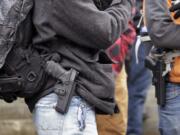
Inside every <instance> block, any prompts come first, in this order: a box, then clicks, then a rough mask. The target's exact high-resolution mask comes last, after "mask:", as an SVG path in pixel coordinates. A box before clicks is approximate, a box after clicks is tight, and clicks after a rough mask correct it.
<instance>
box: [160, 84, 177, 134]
mask: <svg viewBox="0 0 180 135" xmlns="http://www.w3.org/2000/svg"><path fill="white" fill-rule="evenodd" d="M166 90H167V92H166V106H165V107H164V108H163V107H159V130H160V133H161V135H180V123H179V122H180V84H172V83H167V85H166Z"/></svg>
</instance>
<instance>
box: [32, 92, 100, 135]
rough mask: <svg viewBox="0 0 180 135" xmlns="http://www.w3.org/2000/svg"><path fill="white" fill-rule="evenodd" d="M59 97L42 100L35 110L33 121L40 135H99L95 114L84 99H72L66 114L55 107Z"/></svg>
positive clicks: (51, 95) (53, 96)
mask: <svg viewBox="0 0 180 135" xmlns="http://www.w3.org/2000/svg"><path fill="white" fill-rule="evenodd" d="M57 99H58V97H57V95H56V94H55V93H52V94H49V95H47V96H45V97H43V98H41V99H40V100H39V101H38V102H37V104H36V106H35V109H34V112H33V120H34V123H35V126H36V129H37V133H38V135H97V127H96V119H95V112H94V109H93V107H92V106H91V105H89V104H88V103H87V102H85V101H84V100H83V99H82V98H80V97H78V96H75V97H73V98H72V101H71V103H70V107H69V110H68V112H67V113H66V114H64V115H63V114H61V113H58V112H57V111H56V110H55V109H54V107H55V106H56V104H57Z"/></svg>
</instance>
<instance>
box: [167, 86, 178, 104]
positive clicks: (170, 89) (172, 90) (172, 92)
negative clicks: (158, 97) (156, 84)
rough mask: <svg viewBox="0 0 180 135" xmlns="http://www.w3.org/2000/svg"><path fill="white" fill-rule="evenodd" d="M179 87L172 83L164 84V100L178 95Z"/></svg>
mask: <svg viewBox="0 0 180 135" xmlns="http://www.w3.org/2000/svg"><path fill="white" fill-rule="evenodd" d="M179 94H180V87H179V86H177V85H174V84H167V86H166V100H171V99H174V98H176V97H177V96H179Z"/></svg>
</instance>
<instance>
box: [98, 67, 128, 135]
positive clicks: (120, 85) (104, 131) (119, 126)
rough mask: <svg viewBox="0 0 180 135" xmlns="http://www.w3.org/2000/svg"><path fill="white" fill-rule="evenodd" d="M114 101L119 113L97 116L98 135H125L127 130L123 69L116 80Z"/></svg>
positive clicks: (124, 75)
mask: <svg viewBox="0 0 180 135" xmlns="http://www.w3.org/2000/svg"><path fill="white" fill-rule="evenodd" d="M116 101H117V103H118V106H119V108H120V113H118V114H114V115H97V116H96V118H97V127H98V133H99V135H125V134H126V130H127V110H128V91H127V83H126V73H125V69H124V67H123V69H122V71H121V73H120V74H119V75H118V76H117V78H116Z"/></svg>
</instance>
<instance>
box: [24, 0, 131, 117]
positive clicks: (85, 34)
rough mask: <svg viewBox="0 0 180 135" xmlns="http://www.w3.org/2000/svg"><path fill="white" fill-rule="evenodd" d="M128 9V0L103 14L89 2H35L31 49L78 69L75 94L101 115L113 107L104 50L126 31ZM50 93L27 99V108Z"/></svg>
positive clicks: (116, 0)
mask: <svg viewBox="0 0 180 135" xmlns="http://www.w3.org/2000/svg"><path fill="white" fill-rule="evenodd" d="M130 8H131V5H130V2H129V1H127V0H113V2H112V4H111V6H110V7H109V8H108V9H106V10H105V11H99V10H98V9H97V7H96V6H95V5H94V2H93V1H92V0H77V1H76V0H75V1H72V0H61V1H59V0H53V1H52V0H46V1H43V2H42V1H41V0H35V1H34V8H33V24H34V27H35V33H34V37H33V45H34V47H37V48H47V49H48V50H49V51H50V52H58V53H59V54H60V55H61V56H62V61H61V62H60V64H61V65H62V66H63V67H64V68H65V69H69V68H74V69H76V70H78V71H79V72H80V74H79V76H78V78H77V82H78V85H77V89H76V92H77V94H79V95H80V96H81V97H83V98H84V99H85V100H87V101H88V102H89V103H91V104H93V105H94V106H95V108H97V110H100V111H102V112H104V113H110V114H112V113H114V111H115V105H116V104H115V101H114V79H113V76H112V73H111V65H110V59H109V58H108V57H107V55H106V54H105V53H104V49H106V48H108V47H109V46H110V45H111V44H112V43H114V42H115V40H116V39H117V38H118V37H119V36H120V34H121V33H123V32H124V31H125V30H126V29H127V24H128V23H127V22H128V20H129V18H130V12H129V11H130ZM48 83H49V82H48ZM48 83H47V84H48ZM46 88H47V87H46ZM50 92H53V87H51V88H50V89H43V90H42V91H41V92H40V93H38V94H36V95H35V96H33V97H32V98H29V99H26V102H27V104H28V105H29V107H30V109H33V107H34V104H35V103H36V102H37V100H38V99H39V98H40V97H42V96H44V95H46V94H48V93H50Z"/></svg>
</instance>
